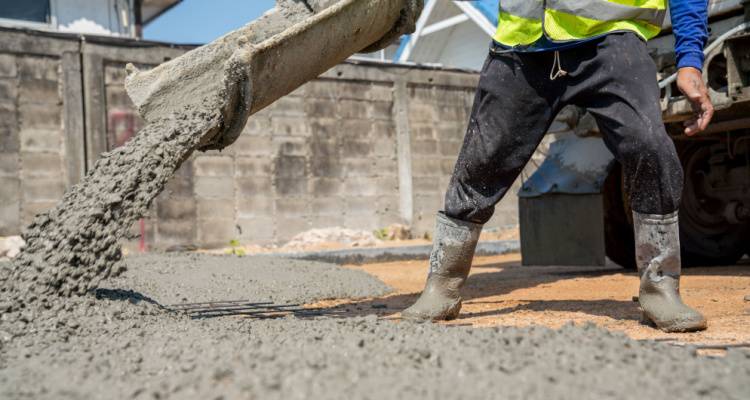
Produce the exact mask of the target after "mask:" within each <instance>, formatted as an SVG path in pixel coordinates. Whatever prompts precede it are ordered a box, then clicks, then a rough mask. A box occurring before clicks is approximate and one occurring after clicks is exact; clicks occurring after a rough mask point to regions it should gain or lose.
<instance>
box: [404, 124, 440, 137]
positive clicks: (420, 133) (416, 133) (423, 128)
mask: <svg viewBox="0 0 750 400" xmlns="http://www.w3.org/2000/svg"><path fill="white" fill-rule="evenodd" d="M409 133H411V137H412V140H432V139H435V136H436V134H435V133H436V130H435V125H433V124H425V123H414V124H411V125H409Z"/></svg>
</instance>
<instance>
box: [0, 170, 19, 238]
mask: <svg viewBox="0 0 750 400" xmlns="http://www.w3.org/2000/svg"><path fill="white" fill-rule="evenodd" d="M0 188H2V190H0V236H10V235H14V234H18V233H19V231H20V228H21V193H20V192H21V181H20V179H18V178H10V177H0Z"/></svg>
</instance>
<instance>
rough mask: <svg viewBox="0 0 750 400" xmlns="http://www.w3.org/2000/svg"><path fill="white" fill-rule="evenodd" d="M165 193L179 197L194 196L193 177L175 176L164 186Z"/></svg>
mask: <svg viewBox="0 0 750 400" xmlns="http://www.w3.org/2000/svg"><path fill="white" fill-rule="evenodd" d="M163 193H165V194H167V195H169V196H177V197H192V196H193V194H194V193H195V192H194V188H193V178H192V177H183V176H173V177H172V179H170V180H169V182H168V183H167V186H166V187H165V188H164V192H163Z"/></svg>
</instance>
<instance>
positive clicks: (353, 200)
mask: <svg viewBox="0 0 750 400" xmlns="http://www.w3.org/2000/svg"><path fill="white" fill-rule="evenodd" d="M344 199H345V202H346V215H347V216H348V215H359V214H365V215H370V214H375V210H377V201H378V196H346V197H345V198H344Z"/></svg>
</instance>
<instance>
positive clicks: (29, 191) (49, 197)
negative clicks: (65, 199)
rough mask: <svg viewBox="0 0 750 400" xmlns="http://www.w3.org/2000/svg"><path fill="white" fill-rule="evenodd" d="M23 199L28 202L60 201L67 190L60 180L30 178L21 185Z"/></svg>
mask: <svg viewBox="0 0 750 400" xmlns="http://www.w3.org/2000/svg"><path fill="white" fill-rule="evenodd" d="M21 190H22V193H23V199H24V201H25V202H28V201H36V202H40V201H58V200H60V198H62V195H63V192H64V191H65V188H64V187H63V182H62V180H61V179H59V178H28V179H24V180H23V182H22V183H21Z"/></svg>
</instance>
